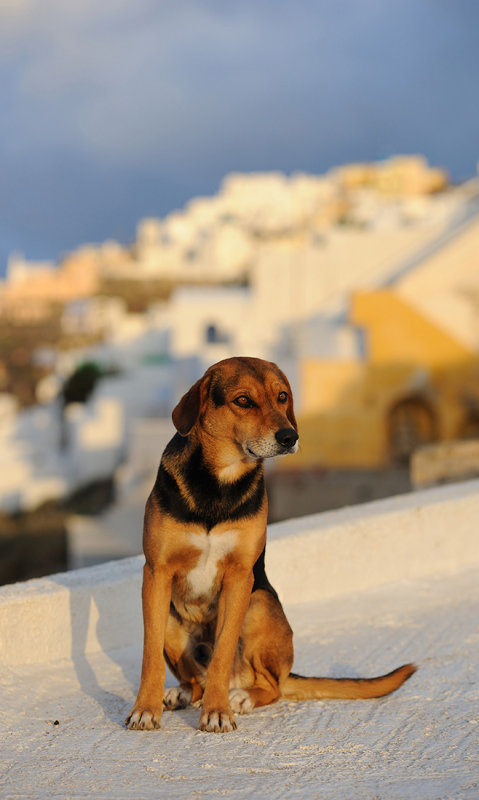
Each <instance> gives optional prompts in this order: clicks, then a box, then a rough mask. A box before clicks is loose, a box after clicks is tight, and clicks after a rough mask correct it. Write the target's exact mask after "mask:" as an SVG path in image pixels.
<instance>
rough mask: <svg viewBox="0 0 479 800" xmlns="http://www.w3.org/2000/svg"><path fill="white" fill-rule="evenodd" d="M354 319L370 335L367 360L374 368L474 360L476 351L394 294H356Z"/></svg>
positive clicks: (445, 363)
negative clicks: (389, 365) (387, 365)
mask: <svg viewBox="0 0 479 800" xmlns="http://www.w3.org/2000/svg"><path fill="white" fill-rule="evenodd" d="M350 319H351V322H352V323H353V324H355V325H358V326H360V327H362V328H365V329H366V331H367V348H368V352H367V357H368V361H369V362H370V363H372V364H390V363H398V364H424V365H426V366H430V367H438V366H442V365H447V364H456V363H458V362H464V361H468V360H470V359H471V358H473V356H474V354H473V352H472V350H470V349H468V348H467V347H466V346H465V345H463V344H461V343H460V342H458V341H457V340H456V339H455V338H453V336H452V335H450V334H449V333H447V332H446V331H444V330H441V328H440V327H438V325H437V324H436V323H434V322H432V321H430V320H428V319H426V318H425V317H424V316H423V315H422V314H420V313H419V312H418V311H415V310H414V309H413V308H412V307H411V306H410V305H409V304H408V303H406V302H405V301H404V300H401V299H400V298H399V297H398V296H397V295H396V294H395V293H394V292H393V291H391V290H378V291H373V292H357V293H356V294H354V295H353V298H352V303H351V313H350Z"/></svg>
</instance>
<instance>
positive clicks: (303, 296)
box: [0, 156, 479, 513]
mask: <svg viewBox="0 0 479 800" xmlns="http://www.w3.org/2000/svg"><path fill="white" fill-rule="evenodd" d="M478 305H479V182H478V180H477V179H472V180H470V181H468V182H467V183H465V184H462V185H459V186H451V185H449V183H448V178H447V174H446V172H445V171H443V170H441V169H437V168H432V167H430V166H429V165H428V164H427V162H426V161H425V159H423V158H421V157H410V156H407V157H406V156H403V157H395V158H391V159H389V160H387V161H384V162H378V163H375V164H353V165H346V166H343V167H339V168H337V169H334V170H331V171H330V172H328V173H327V174H325V175H305V174H293V175H291V176H285V175H282V174H280V173H264V174H231V175H229V176H227V177H226V178H225V180H224V181H223V183H222V185H221V187H220V190H219V192H218V194H217V195H215V196H213V197H204V198H195V199H192V200H191V201H190V202H189V203H188V204H187V206H186V207H185V208H184V209H183V210H180V211H175V212H173V213H171V214H169V215H168V216H167V217H165V218H164V219H153V218H151V219H144V220H141V221H140V222H139V224H138V227H137V235H136V239H135V241H134V242H133V243H132V244H131V245H129V246H124V245H121V244H119V243H117V242H112V241H106V242H104V243H102V244H100V245H88V246H83V247H80V248H79V249H78V250H76V251H74V252H72V253H69V254H67V255H65V256H64V257H62V258H61V260H60V262H59V263H58V264H51V263H43V262H42V263H36V262H29V261H28V260H25V259H24V258H23V257H21V256H20V255H12V256H11V258H10V260H9V263H8V268H7V272H6V278H5V281H4V282H3V283H2V285H1V286H0V325H2V326H4V327H5V328H8V330H10V331H11V330H15V331H16V332H17V335H18V337H20V340H21V335H22V331H23V330H37V329H38V330H48V329H49V326H50V330H52V329H54V331H55V336H52V335H50V337H48V336H46V337H43V338H42V336H41V335H38V336H37V338H36V340H35V339H34V342H33V344H32V345H31V346H30V347H29V348H27V349H26V348H25V347H24V346H23V348H22V347H21V345H19V344H18V342H17V343H16V344H15V348H14V352H15V353H17V356H18V358H17V360H19V361H22V359H23V361H22V363H23V365H24V366H25V367H31V370H32V371H31V373H30V374H34V375H35V379H34V395H33V401H34V402H27V403H25V402H21V401H20V405H19V399H18V397H17V398H16V397H15V396H14V394H12V392H11V390H10V391H5V389H7V390H8V389H9V382H8V376H9V365H8V363H7V361H6V357H5V358H4V360H3V362H2V363H0V386H2V387H3V390H4V393H3V394H2V395H1V396H0V439H1V442H2V448H1V453H0V510H1V511H3V512H4V513H15V512H18V511H20V510H26V509H35V508H38V507H39V506H41V505H42V503H45V502H46V501H49V500H52V499H58V498H62V497H65V496H68V495H69V494H71V493H72V492H73V491H74V490H76V489H78V487H81V486H83V485H88V484H91V483H92V482H95V481H99V480H103V479H105V478H110V477H111V476H112V475H117V476H119V480H121V481H123V483H124V484H125V485H126V484H128V482H129V483H130V484H132V483H134V481H135V479H136V478H135V476H138V475H140V474H142V473H143V472H144V471H145V470H147V469H152V468H153V467H154V466H155V465H156V464H157V462H158V458H159V455H160V453H161V449H162V447H163V445H164V443H165V442H166V441H167V439H168V438H169V436H170V434H171V430H172V428H171V423H170V413H171V410H172V408H173V406H174V404H175V402H176V400H177V398H178V397H179V396H181V394H182V393H183V392H184V391H186V389H187V388H188V387H189V386H190V385H191V383H192V382H193V381H194V380H196V379H197V377H198V376H199V375H200V374H202V372H203V371H204V369H205V368H206V367H207V366H208V365H209V364H211V363H213V362H215V361H217V360H219V359H221V358H225V357H228V356H231V355H240V354H249V355H254V356H258V357H261V358H266V359H270V360H273V361H276V362H278V363H279V364H280V365H281V366H282V367H283V369H284V370H285V372H287V374H288V375H289V376H290V377H291V380H292V384H293V387H294V391H295V395H296V405H297V409H298V415H299V418H300V422H301V421H302V420H303V421H304V426H305V427H304V430H307V431H308V436H307V437H305V442H304V445H303V448H302V451H301V453H300V454H299V455H298V456H296V457H295V459H296V461H295V463H294V465H293V463H292V460H291V462H290V459H284V463H282V464H281V466H280V467H278V468H283V469H286V470H288V469H294V470H298V469H304V468H310V467H315V466H319V465H325V464H333V465H336V466H342V467H348V466H352V465H353V466H358V465H359V466H360V465H363V466H368V467H371V466H372V467H375V466H376V467H380V466H383V465H385V464H387V463H389V462H390V461H391V459H394V458H395V457H397V456H399V457H401V456H404V454H406V455H407V453H408V452H409V451H408V444H407V443H406V445H404V443H403V444H402V445H401V442H399V444H397V442H396V445H395V446H396V451H394V446H393V447H392V450H391V446H392V445H391V440H390V436H389V433H390V432H389V433H388V430H387V419H386V417H387V414H389V412H390V411H391V410H393V409H394V407H396V406H397V403H398V401H399V399H400V395H401V397H403V398H404V400H405V402H407V403H410V401H411V398H412V399H413V400H414V401H416V400H417V398H418V397H419V398H420V397H423V396H424V397H426V395H428V396H429V395H430V394H431V393H434V392H436V394H437V392H441V391H442V389H443V387H444V386H447V387H448V388H447V391H446V394H447V393H448V398H449V400H448V401H447V403H446V406H447V408H446V410H445V411H444V413H443V414H442V416H441V419H439V417H438V418H437V419H436V417H434V420H433V421H432V422H431V420H428V421H426V422H424V413H423V410H421V409H420V410H419V412H418V411H417V408H416V409H414V408H413V410H412V416H411V415H410V416H409V417H408V419H407V420H406V423H407V424H406V428H407V426H409V428H408V429H407V430H406V434H404V430H402V429H401V430H400V431H399V434H397V432H396V434H397V435H399V438H401V436H402V437H403V439H404V435H406V437H407V434H408V432H409V433H410V432H411V431H410V429H411V425H412V426H413V427H414V425H415V423H416V421H417V420H419V421H418V422H417V428H418V432H419V433H418V435H419V436H421V430H425V431H426V432H425V434H424V439H425V440H426V441H427V440H430V439H432V438H439V439H448V438H449V439H450V438H456V437H458V436H462V435H467V434H468V431H469V430H474V431H475V425H476V424H477V422H478V420H479V413H478V412H477V411H476V407H477V408H479V404H478V399H477V397H478V395H477V389H476V385H475V384H476V382H477V381H476V378H477V375H476V371H477V370H476V359H477V353H478V351H479V324H478V319H479V317H478ZM52 326H53V328H52ZM381 331H383V332H381ZM378 342H379V343H380V344H379V345H378V344H377V343H378ZM425 342H426V345H425V344H424V343H425ZM403 346H404V353H403V352H402V347H403ZM17 351H18V352H17ZM3 355H5V354H3ZM391 362H392V363H394V364H395V365H396V368H397V369H400V370H402V372H401V375H400V376H394V380H393V379H392V378H391V374H390V370H389V366H388V365H390V364H391ZM85 363H94V364H95V365H96V366H97V367H98V369H99V370H100V371H101V372H102V373H103V377H102V378H101V379H100V380H99V381H98V383H97V385H96V387H95V389H94V391H93V393H92V394H91V396H90V397H89V399H88V401H87V402H85V403H69V404H68V405H66V407H65V408H64V409H62V408H61V403H60V401H59V396H60V393H61V387H62V385H63V384H64V382H65V380H66V379H67V378H68V376H70V375H71V374H72V373H74V372H75V370H76V369H77V368H78V367H79V366H80V365H82V364H85ZM398 365H399V366H398ZM456 365H458V366H459V368H460V370H465V373H467V380H466V383H467V386H468V387H469V388H468V391H467V402H465V401H464V403H463V399H462V396H460V395H461V390H460V389H459V388H457V387H456V384H455V383H454V381H455V380H456V379H455V377H454V375H453V372H454V370H453V369H452V367H454V369H455V367H456ZM446 367H447V369H446V372H447V377H444V369H445V368H446ZM388 370H389V371H388ZM465 373H464V374H465ZM461 374H463V373H461ZM371 376H373V377H371ZM461 380H462V378H461ZM456 383H457V380H456ZM461 385H462V384H461ZM358 386H360V387H362V388H360V390H358V389H357V387H358ZM351 387H353V388H354V387H356V388H354V391H351ZM385 387H387V391H385ZM451 387H453V388H451ZM393 389H394V391H393ZM384 397H387V403H385V402H383V401H382V400H381V402H382V403H383V406H384V408H383V407H382V406H381V402H380V400H379V399H378V398H384ZM451 398H453V399H451ZM421 402H422V400H421ZM461 403H462V405H461ZM380 406H381V407H380ZM386 406H387V407H386ZM466 406H467V407H466ZM358 409H359V417H358ZM408 409H409V411H410V407H409V406H408ZM373 411H374V413H373ZM408 413H409V412H408ZM418 413H419V417H418V416H417V415H418ZM434 413H435V412H434ZM361 415H362V416H361ZM415 415H416V416H415ZM421 415H422V416H421ZM406 416H407V415H406ZM366 417H367V419H366ZM399 417H401V414H399ZM403 417H404V415H403ZM358 419H360V420H362V422H361V424H360V425H358V422H357V420H358ZM411 420H412V422H411ZM363 423H364V424H363ZM428 425H429V428H428ZM431 425H432V427H431ZM467 425H469V426H470V427H469V429H468V428H467ZM403 427H404V424H403ZM358 430H362V434H361V435H358V433H357V431H358ZM315 431H316V433H315ZM321 431H326V433H325V434H324V436H322V435H320V433H319V432H321ZM335 431H336V433H337V434H338V436H339V438H338V437H336V438H335V434H334V432H335ZM374 431H379V432H376V433H373V432H374ZM309 432H310V435H309ZM328 432H329V433H328ZM333 434H334V435H333ZM388 436H389V438H388ZM401 447H402V450H401ZM398 448H399V449H398ZM286 462H288V463H287V464H286Z"/></svg>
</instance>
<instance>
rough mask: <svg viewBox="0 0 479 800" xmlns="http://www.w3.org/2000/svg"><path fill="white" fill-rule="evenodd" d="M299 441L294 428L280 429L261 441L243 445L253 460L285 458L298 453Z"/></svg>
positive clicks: (254, 440) (253, 440)
mask: <svg viewBox="0 0 479 800" xmlns="http://www.w3.org/2000/svg"><path fill="white" fill-rule="evenodd" d="M298 439H299V436H298V434H297V433H296V431H295V430H294V428H280V429H279V430H278V431H276V433H274V434H273V433H271V434H269V435H268V436H265V437H262V438H261V439H250V440H249V441H248V442H245V443H244V444H243V450H244V452H245V453H246V454H247V455H248V456H250V457H251V458H271V457H273V456H283V455H288V453H295V452H296V450H297V449H298V448H297V442H298Z"/></svg>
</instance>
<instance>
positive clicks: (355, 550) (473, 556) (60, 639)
mask: <svg viewBox="0 0 479 800" xmlns="http://www.w3.org/2000/svg"><path fill="white" fill-rule="evenodd" d="M478 516H479V481H469V482H467V483H462V484H456V485H453V486H447V487H441V488H436V489H428V490H425V491H422V492H417V493H412V494H408V495H404V496H401V497H394V498H389V499H387V500H380V501H376V502H373V503H367V504H364V505H359V506H354V507H350V508H347V509H342V510H340V511H331V512H326V513H322V514H315V515H313V516H309V517H302V518H299V519H294V520H288V521H286V522H281V523H278V524H276V525H272V526H271V527H270V530H269V545H268V550H267V557H266V566H267V571H268V577H269V578H270V580H271V582H272V583H273V585H274V586H275V587H276V588H277V590H278V592H279V594H280V597H281V600H282V601H283V602H284V603H286V604H288V605H289V606H291V605H292V604H294V603H302V602H321V601H322V600H325V599H327V598H332V597H335V596H340V595H346V594H349V593H352V592H360V591H366V590H368V589H373V588H375V587H380V586H385V585H388V584H394V583H399V582H401V581H407V580H413V579H417V578H421V577H424V578H425V577H430V576H435V575H437V576H440V575H445V574H452V573H455V572H458V571H460V570H464V569H467V568H468V567H473V566H477V565H478V564H479V537H478V536H477V531H476V525H477V522H476V521H477V518H478ZM142 564H143V558H142V557H140V556H138V557H134V558H128V559H124V560H121V561H114V562H110V563H108V564H103V565H101V566H96V567H90V568H87V569H81V570H75V571H72V572H69V573H64V574H59V575H52V576H49V577H47V578H41V579H37V580H32V581H27V582H25V583H21V584H15V585H13V586H5V587H3V588H2V589H0V663H1V664H4V665H10V666H14V665H19V664H34V663H45V662H48V661H53V660H57V659H62V658H76V657H77V656H80V655H82V654H84V653H93V652H98V651H104V652H108V651H110V650H114V649H116V648H120V647H124V646H127V645H131V644H138V643H140V642H141V640H142V621H141V603H140V586H141V570H142Z"/></svg>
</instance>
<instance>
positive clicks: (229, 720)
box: [198, 711, 236, 733]
mask: <svg viewBox="0 0 479 800" xmlns="http://www.w3.org/2000/svg"><path fill="white" fill-rule="evenodd" d="M198 730H200V731H208V733H230V732H231V731H235V730H236V722H235V720H234V715H233V713H232V712H231V711H203V713H202V715H201V717H200V722H199V725H198Z"/></svg>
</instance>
